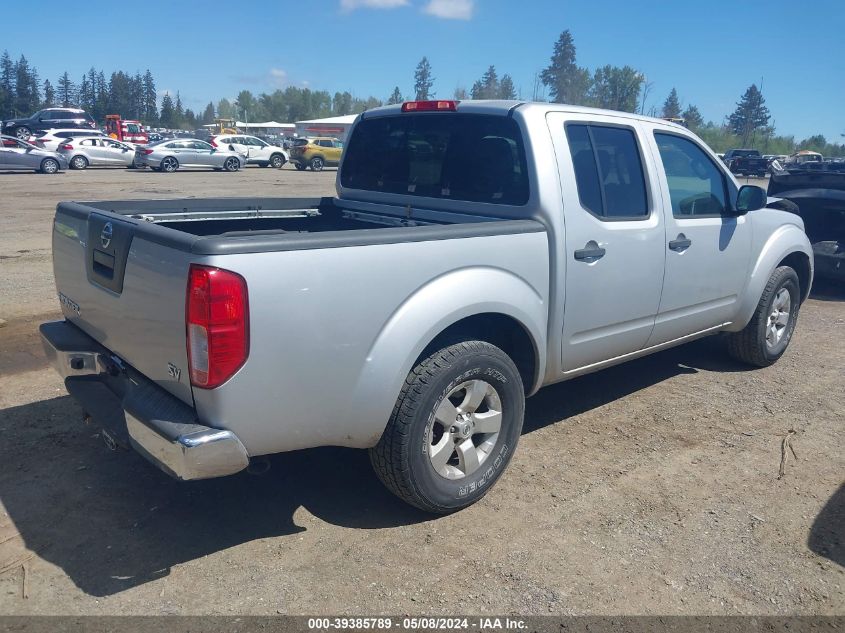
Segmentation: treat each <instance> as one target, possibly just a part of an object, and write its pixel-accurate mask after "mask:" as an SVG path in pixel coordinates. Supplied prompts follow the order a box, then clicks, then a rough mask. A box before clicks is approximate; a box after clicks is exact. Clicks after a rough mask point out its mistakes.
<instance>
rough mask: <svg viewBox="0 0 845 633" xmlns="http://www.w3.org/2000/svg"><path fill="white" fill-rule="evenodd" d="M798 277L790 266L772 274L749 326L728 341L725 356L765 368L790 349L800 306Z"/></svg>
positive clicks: (780, 268) (776, 270)
mask: <svg viewBox="0 0 845 633" xmlns="http://www.w3.org/2000/svg"><path fill="white" fill-rule="evenodd" d="M800 304H801V288H800V282H799V280H798V274H797V273H796V272H795V271H794V270H793V269H792V268H790V267H789V266H781V267H779V268H777V269H775V271H774V272H773V273H772V276H771V277H769V281H768V283H767V284H766V287H765V288H764V289H763V294H762V296H761V297H760V301H759V303H758V304H757V309H756V310H755V311H754V316H753V317H751V321H749V323H748V325H746V326H745V329H743V330H742V331H740V332H736V333H733V334H731V335H730V336H729V339H728V353H730V355H731V356H733V357H734V358H735V359H737V360H739V361H742V362H743V363H748V364H749V365H755V366H757V367H767V366H769V365H771V364H773V363H775V362H776V361H777V360H778V359H779V358H780V357H781V356H783V353H784V352H785V351H786V348H787V347H788V346H789V341H790V340H792V334H793V333H794V332H795V324H796V322H797V320H798V310H799V308H800V307H801V306H800Z"/></svg>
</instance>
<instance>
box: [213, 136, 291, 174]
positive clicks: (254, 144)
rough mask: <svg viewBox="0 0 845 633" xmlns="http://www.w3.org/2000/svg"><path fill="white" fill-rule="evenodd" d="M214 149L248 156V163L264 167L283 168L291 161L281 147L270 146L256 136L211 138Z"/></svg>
mask: <svg viewBox="0 0 845 633" xmlns="http://www.w3.org/2000/svg"><path fill="white" fill-rule="evenodd" d="M210 142H211V144H212V145H213V146H214V147H222V148H229V149H232V150H233V151H236V152H238V153H239V154H242V155H244V156H246V162H247V163H255V164H257V165H261V166H262V167H268V166H269V167H276V168H281V167H283V166H284V164H285V163H286V162H288V160H289V159H290V156H289V155H288V153H287V152H286V151H285V150H284V149H282V148H281V147H277V146H275V145H270V144H269V143H267V142H265V141H262V140H261V139H260V138H257V137H255V136H248V135H246V134H219V135H215V136H212V137H211V141H210Z"/></svg>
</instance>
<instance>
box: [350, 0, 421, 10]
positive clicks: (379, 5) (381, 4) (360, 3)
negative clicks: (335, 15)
mask: <svg viewBox="0 0 845 633" xmlns="http://www.w3.org/2000/svg"><path fill="white" fill-rule="evenodd" d="M407 5H408V0H340V8H341V10H343V11H354V10H355V9H395V8H397V7H404V6H407Z"/></svg>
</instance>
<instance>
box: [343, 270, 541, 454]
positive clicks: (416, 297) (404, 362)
mask: <svg viewBox="0 0 845 633" xmlns="http://www.w3.org/2000/svg"><path fill="white" fill-rule="evenodd" d="M547 311H548V306H547V304H546V302H545V301H544V299H543V297H542V296H541V295H540V294H539V293H538V292H537V290H535V289H534V288H533V287H532V286H531V285H530V284H529V283H528V282H527V281H525V280H524V279H522V278H520V277H517V276H516V275H514V274H513V273H511V272H509V271H505V270H502V269H497V268H487V267H484V268H481V267H473V268H464V269H461V270H457V271H452V272H450V273H447V274H445V275H443V276H441V277H438V278H436V279H434V280H432V281H430V282H429V283H428V284H426V285H425V286H422V287H421V288H419V289H418V290H417V291H416V292H414V294H412V295H411V296H409V297H408V298H407V299H406V300H405V301H404V302H403V303H402V304H401V305H400V306H399V307H398V308H397V310H396V311H394V312H393V314H392V315H391V316H390V318H389V319H388V320H387V322H386V323H385V324H384V326H383V327H382V328H381V330H380V333H379V335H378V336H377V337H376V339H375V341H374V342H373V344H372V346H371V347H370V349H369V351H368V353H367V357H366V361H365V364H364V367H363V370H362V372H361V374H360V375H359V379H358V382H357V384H356V387H355V391H354V395H353V402H352V404H351V406H350V407H349V409H348V410H349V411H350V412H354V415H355V418H356V419H354V420H350V421H349V422H350V424H348V425H347V426H346V428H348V429H355V432H354V437H353V438H352V440H353V441H352V442H351V444H352V445H355V446H359V447H361V448H367V447H371V446H374V445H375V444H376V443H378V441H379V439H380V438H381V435H382V433H383V431H384V428H385V426H386V425H387V421H388V419H389V417H390V414H391V411H392V410H393V406H394V404H395V403H396V399H397V397H398V396H399V393H400V391H401V390H402V384H403V383H404V381H405V378H406V377H407V375H408V373H409V372H410V371H411V369H413V367H414V364H415V363H416V361H417V359H418V358H419V356H420V354H421V353H422V352H423V350H424V349H425V348H426V347H427V346H428V345H429V344H430V343H431V342H432V341H433V340H434V339H435V338H436V337H437V336H438V335H439V334H440V333H441V332H443V331H444V330H446V329H447V328H448V327H449V326H450V325H453V324H454V323H457V322H458V321H460V320H462V319H464V318H466V317H470V316H473V315H477V314H487V313H493V314H501V315H504V316H508V317H510V318H512V319H514V320H515V321H516V322H518V323H519V324H520V325H521V326H522V327H523V328H524V329H525V331H526V333H527V334H528V336H529V337H530V338H531V339H532V342H533V343H534V348H535V350H536V353H537V371H536V376H537V378H536V379H535V381H539V380H541V379H542V376H543V375H544V374H545V366H546V346H545V337H546V335H545V332H546V320H547ZM537 387H538V384H537V383H536V382H535V384H534V385H526V391H528V393H532V392H533V391H535V390H536V388H537Z"/></svg>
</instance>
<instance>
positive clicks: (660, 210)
mask: <svg viewBox="0 0 845 633" xmlns="http://www.w3.org/2000/svg"><path fill="white" fill-rule="evenodd" d="M423 139H424V140H425V142H426V143H427V144H428V146H429V147H430V148H431V153H430V154H428V155H427V158H426V160H425V161H424V162H420V161H418V160H416V159H415V158H414V156H413V153H412V151H411V150H410V145H411V144H415V143H416V144H418V143H420V141H421V140H423ZM337 192H338V195H337V197H336V198H321V199H313V200H303V199H301V198H241V199H237V198H223V199H182V200H131V201H105V202H91V203H84V204H82V203H76V202H63V203H60V204H59V205H58V207H57V210H56V218H55V222H54V224H53V226H54V232H53V271H54V275H55V280H56V288H57V291H58V293H59V299H60V304H61V309H62V312H63V314H64V320H63V321H58V322H53V323H45V324H43V325H42V326H41V336H42V338H43V341H44V346H45V350H46V352H47V355H48V356H49V357H50V359H52V362H53V364H54V366H55V367H56V368H57V369H58V371H59V373H60V374H61V376H62V377H63V378H65V379H66V380H65V384H66V385H67V387H68V390H69V391H70V393H71V394H73V395H74V397H76V398H77V399H78V400H80V402H81V403H82V407H83V409H84V410H87V411H91V412H96V411H101V412H103V411H110V410H114V411H116V412H117V414H116V415H113V416H109V415H105V414H103V416H102V417H101V418H100V421H101V422H102V423H103V425H104V426H105V427H106V429H107V430H106V433H108V434H110V435H112V436H114V437H118V436H119V437H120V438H122V439H123V441H125V442H126V443H127V444H128V443H131V444H132V445H133V446H135V447H136V448H138V449H139V451H140V453H141V454H143V455H144V456H145V457H146V458H147V459H150V460H151V461H152V462H154V463H156V464H157V465H159V466H160V467H161V468H162V469H163V470H164V471H165V472H168V473H170V474H172V475H175V476H176V477H178V478H181V479H201V478H207V477H215V476H221V475H226V474H231V473H234V472H237V471H240V470H242V469H243V468H245V467H246V466H247V464H248V463H249V461H250V459H251V458H256V457H259V456H263V455H267V454H270V453H278V452H282V451H290V450H297V449H304V448H309V447H316V446H325V445H334V446H347V447H357V448H368V449H370V456H371V461H372V463H373V466H374V467H375V470H376V472H377V473H378V476H379V477H380V478H381V480H382V481H383V482H384V483H385V484H386V486H387V487H388V488H389V489H390V490H392V491H393V492H394V493H395V494H397V495H398V496H399V497H401V498H402V499H404V500H405V501H407V502H408V503H411V504H413V505H415V506H417V507H419V508H422V509H424V510H426V511H428V512H434V513H446V512H453V511H455V510H458V509H461V508H463V507H466V506H468V505H470V504H471V503H473V502H475V501H477V500H478V499H480V498H481V497H482V496H484V495H485V494H486V493H487V492H488V491H489V490H490V488H491V487H492V486H493V484H494V483H495V482H496V480H497V479H498V478H499V477H500V476H501V475H502V473H503V472H504V471H505V469H506V467H507V465H508V462H509V461H510V459H511V457H512V456H513V454H514V452H515V450H516V448H517V444H518V441H519V437H520V431H521V429H522V423H523V416H524V410H525V409H524V404H525V397H526V396H530V395H532V394H534V393H536V392H537V391H538V390H539V389H540V388H541V387H542V386H544V385H548V384H551V383H555V382H559V381H562V380H567V379H570V378H573V377H575V376H580V375H582V374H585V373H588V372H592V371H596V370H599V369H602V368H604V367H608V366H611V365H615V364H618V363H620V362H623V361H626V360H629V359H632V358H637V357H639V356H643V355H645V354H649V353H652V352H656V351H659V350H663V349H666V348H669V347H672V346H675V345H679V344H681V343H684V342H687V341H691V340H693V339H696V338H700V337H704V336H707V335H711V334H715V333H717V332H725V333H727V334H726V338H727V348H728V350H729V352H730V353H731V354H732V355H733V356H734V357H735V358H737V359H739V360H741V361H742V362H744V363H747V364H749V365H753V366H767V365H771V364H773V363H775V362H776V361H777V360H778V359H779V358H780V357H781V356H782V355H783V354H784V352H785V351H786V349H787V346H788V345H789V342H790V340H791V339H792V336H793V333H794V331H795V326H796V320H797V317H798V311H799V308H800V306H801V303H802V302H803V301H804V299H806V297H807V295H808V293H809V291H810V285H811V282H812V278H813V253H812V249H811V246H810V243H809V241H808V240H807V236H806V235H805V234H804V230H803V223H802V221H801V218H799V217H798V216H796V215H794V214H791V213H787V212H784V211H779V210H774V209H767V208H764V207H765V205H766V192H765V191H764V190H763V189H761V188H759V187H754V186H749V185H746V186H744V187H740V186H739V185H738V184H737V182H736V180H735V179H734V178H733V176H732V175H731V174H730V172H729V171H728V170H727V168H726V167H725V166H724V165H723V164H722V163H721V162H720V161H719V160H718V159H717V158H716V156H715V155H714V154H713V153H712V152H711V151H710V150H709V149H708V147H707V145H705V144H704V143H703V142H702V141H701V140H700V139H699V138H698V137H697V136H695V135H694V134H693V133H692V132H690V131H689V130H687V129H685V128H682V127H680V126H678V125H674V124H672V123H667V122H665V121H661V120H659V119H651V118H646V117H641V116H637V115H634V114H628V113H621V112H612V111H605V110H594V109H585V108H574V107H570V106H566V105H561V104H549V103H520V102H501V101H498V102H489V101H487V102H486V101H461V102H456V101H432V102H416V103H413V104H412V105H410V104H404V105H402V106H399V105H397V106H387V107H382V108H376V109H373V110H368V111H367V114H366V116H365V117H363V118H362V117H359V118H358V119H357V121H356V122H355V123H354V124H353V126H352V128H351V130H350V140H349V146H348V149H347V150H346V152H345V154H344V157H343V159H342V161H341V165H340V170H339V173H338V176H337ZM564 297H565V299H566V300H565V301H564ZM126 315H132V318H131V319H127V318H125V317H126ZM699 378H700V379H701V380H707V379H708V377H707V376H706V375H705V374H702V375H701V376H700V377H699ZM81 383H84V386H85V387H87V388H85V389H82V388H81V387H80V385H81ZM92 383H100V385H102V386H101V387H99V388H98V389H97V390H94V389H93V388H91V384H92ZM78 387H80V388H78ZM109 393H111V394H113V395H112V396H109ZM91 398H95V399H96V404H97V405H98V406H93V404H92V402H91ZM108 407H112V408H111V409H109V408H108ZM620 423H624V422H620ZM339 485H343V484H342V483H340V484H339Z"/></svg>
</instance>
